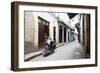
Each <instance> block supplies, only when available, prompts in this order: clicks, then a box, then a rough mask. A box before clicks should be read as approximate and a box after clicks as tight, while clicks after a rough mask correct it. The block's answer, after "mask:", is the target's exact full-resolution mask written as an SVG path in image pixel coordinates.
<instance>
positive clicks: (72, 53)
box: [30, 41, 85, 61]
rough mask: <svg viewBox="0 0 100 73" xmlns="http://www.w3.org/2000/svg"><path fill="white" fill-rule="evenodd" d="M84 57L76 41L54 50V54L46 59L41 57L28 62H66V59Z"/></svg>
mask: <svg viewBox="0 0 100 73" xmlns="http://www.w3.org/2000/svg"><path fill="white" fill-rule="evenodd" d="M84 57H85V52H84V50H83V48H82V46H81V44H79V43H78V42H77V41H73V42H70V43H68V44H64V45H63V46H60V47H58V48H56V50H55V52H54V53H53V54H51V55H49V56H47V57H43V56H42V55H40V56H38V57H36V58H33V59H31V60H30V61H48V60H49V61H50V60H66V59H81V58H84Z"/></svg>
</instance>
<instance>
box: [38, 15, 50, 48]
mask: <svg viewBox="0 0 100 73" xmlns="http://www.w3.org/2000/svg"><path fill="white" fill-rule="evenodd" d="M38 24H39V27H38V32H39V33H38V35H39V36H38V48H39V49H43V47H44V45H45V41H46V37H47V36H49V22H48V21H46V20H44V19H43V18H40V17H39V23H38Z"/></svg>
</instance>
